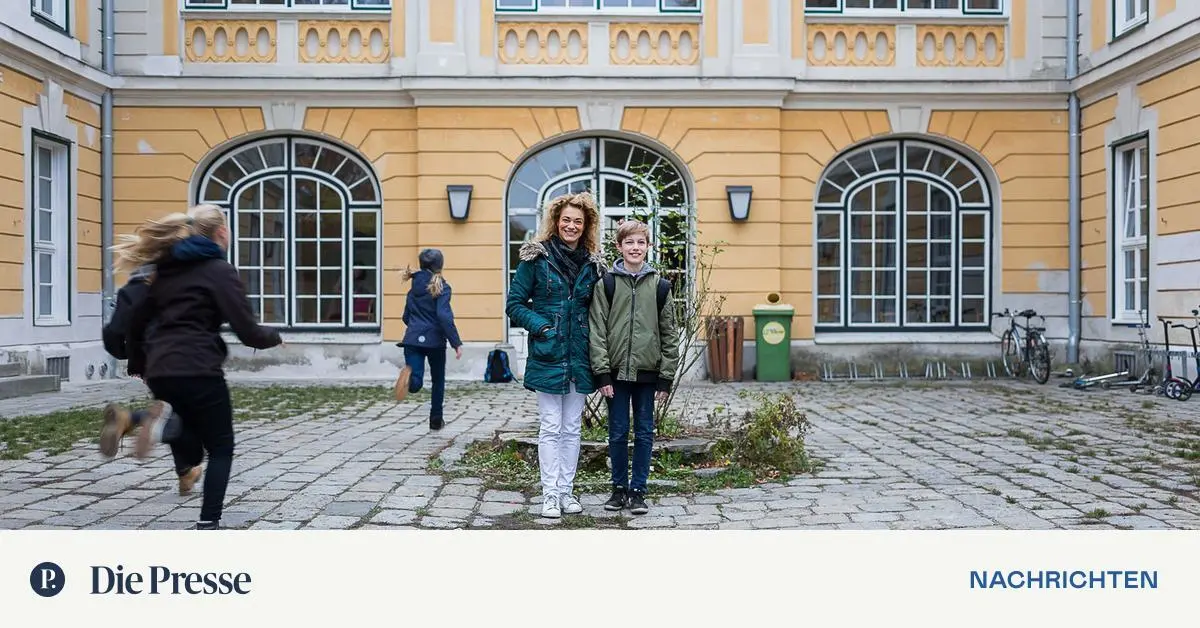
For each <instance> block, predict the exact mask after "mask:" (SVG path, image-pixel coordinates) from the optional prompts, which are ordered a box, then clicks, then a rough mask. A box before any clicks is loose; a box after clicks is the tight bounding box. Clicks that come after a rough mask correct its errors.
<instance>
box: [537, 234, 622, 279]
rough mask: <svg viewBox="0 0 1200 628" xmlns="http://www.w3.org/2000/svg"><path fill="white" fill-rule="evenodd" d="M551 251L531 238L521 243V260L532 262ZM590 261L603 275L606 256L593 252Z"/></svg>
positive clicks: (589, 257)
mask: <svg viewBox="0 0 1200 628" xmlns="http://www.w3.org/2000/svg"><path fill="white" fill-rule="evenodd" d="M549 254H550V253H549V251H547V250H546V245H545V244H543V243H542V242H539V241H537V240H530V241H529V242H526V243H525V244H522V245H521V253H520V257H521V261H522V262H531V261H533V260H535V259H537V258H539V257H545V256H548V255H549ZM588 262H590V263H592V264H594V265H595V266H596V272H597V273H598V274H601V275H603V274H604V270H605V264H604V256H603V255H602V254H600V253H592V254H591V255H589V256H588Z"/></svg>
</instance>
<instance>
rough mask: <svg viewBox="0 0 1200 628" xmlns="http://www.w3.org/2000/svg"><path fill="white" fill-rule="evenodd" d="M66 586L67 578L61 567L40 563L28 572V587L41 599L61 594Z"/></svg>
mask: <svg viewBox="0 0 1200 628" xmlns="http://www.w3.org/2000/svg"><path fill="white" fill-rule="evenodd" d="M66 584H67V576H66V575H65V574H63V570H62V567H59V566H58V565H55V564H54V563H42V564H40V565H38V566H37V567H34V568H33V571H31V572H29V586H30V587H33V592H34V593H37V594H38V595H40V596H42V597H54V596H56V595H58V594H59V593H62V590H63V587H64V586H66Z"/></svg>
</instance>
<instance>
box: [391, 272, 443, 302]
mask: <svg viewBox="0 0 1200 628" xmlns="http://www.w3.org/2000/svg"><path fill="white" fill-rule="evenodd" d="M420 270H426V269H423V268H422V269H420ZM420 270H413V269H412V268H411V267H408V266H406V267H404V270H402V271H400V279H401V280H402V281H412V277H413V275H415V274H417V273H418V272H420ZM430 272H432V271H430ZM445 289H446V279H445V278H444V277H442V273H440V272H437V273H433V278H432V279H430V280H429V288H428V290H429V296H431V297H433V298H435V299H436V298H438V296H440V295H441V294H442V291H443V290H445Z"/></svg>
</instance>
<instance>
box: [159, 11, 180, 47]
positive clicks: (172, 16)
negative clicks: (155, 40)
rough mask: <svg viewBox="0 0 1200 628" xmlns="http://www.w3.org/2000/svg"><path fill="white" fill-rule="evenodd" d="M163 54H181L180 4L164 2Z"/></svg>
mask: <svg viewBox="0 0 1200 628" xmlns="http://www.w3.org/2000/svg"><path fill="white" fill-rule="evenodd" d="M162 29H163V54H164V55H170V56H174V55H177V54H179V2H177V0H162Z"/></svg>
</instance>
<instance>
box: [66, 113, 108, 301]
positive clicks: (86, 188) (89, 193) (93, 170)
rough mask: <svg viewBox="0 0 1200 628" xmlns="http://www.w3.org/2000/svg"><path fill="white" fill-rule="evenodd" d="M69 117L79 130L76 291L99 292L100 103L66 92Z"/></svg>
mask: <svg viewBox="0 0 1200 628" xmlns="http://www.w3.org/2000/svg"><path fill="white" fill-rule="evenodd" d="M63 104H65V105H66V108H67V119H68V120H70V121H71V124H74V125H75V127H76V129H78V132H77V137H73V138H69V139H72V140H74V141H75V143H76V150H75V162H74V163H73V164H72V165H73V166H74V167H75V189H74V190H73V191H74V193H75V230H76V234H75V237H76V249H75V266H76V268H77V269H78V270H77V273H76V275H75V280H76V282H77V283H76V284H75V290H76V292H81V293H99V292H100V291H101V290H102V287H101V278H102V272H101V263H100V236H101V229H100V105H98V104H96V103H93V102H90V101H87V100H83V99H82V98H78V97H76V96H73V95H71V94H64V95H63Z"/></svg>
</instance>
